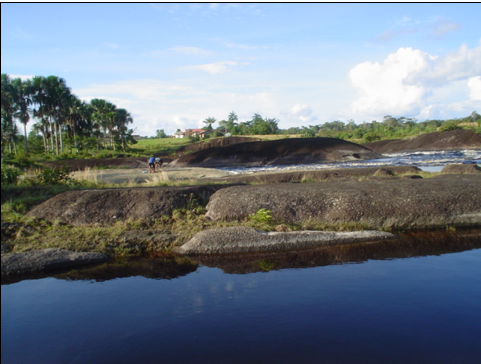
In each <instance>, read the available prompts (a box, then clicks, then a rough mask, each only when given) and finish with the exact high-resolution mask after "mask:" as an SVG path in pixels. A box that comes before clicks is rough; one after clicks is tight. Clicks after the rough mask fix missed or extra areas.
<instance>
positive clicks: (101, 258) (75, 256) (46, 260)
mask: <svg viewBox="0 0 481 364" xmlns="http://www.w3.org/2000/svg"><path fill="white" fill-rule="evenodd" d="M109 259H110V257H109V256H108V255H106V254H102V253H94V252H87V253H79V252H73V251H69V250H64V249H43V250H35V251H29V252H23V253H8V254H2V276H10V275H16V274H26V273H34V272H45V271H51V270H57V269H64V268H72V267H78V266H82V265H87V264H96V263H103V262H106V261H107V260H109Z"/></svg>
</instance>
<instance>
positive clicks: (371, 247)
mask: <svg viewBox="0 0 481 364" xmlns="http://www.w3.org/2000/svg"><path fill="white" fill-rule="evenodd" d="M479 248H481V230H474V231H473V230H468V231H465V230H462V231H460V230H459V229H458V231H456V232H451V231H435V232H434V231H422V232H419V231H418V232H410V233H408V234H401V235H399V236H397V238H396V239H392V240H381V241H379V242H370V243H364V244H363V243H360V244H347V245H328V246H321V247H316V248H307V249H294V250H282V251H278V250H275V251H264V252H252V253H242V254H202V255H189V259H190V260H192V261H193V262H195V263H197V264H199V265H202V266H204V267H211V268H218V269H222V270H223V271H224V272H225V273H227V274H248V273H255V272H265V271H270V270H280V269H293V268H294V269H299V268H311V267H321V266H327V265H333V264H346V263H363V262H366V261H368V260H385V259H401V258H412V257H423V256H428V255H441V254H450V253H458V252H463V251H466V250H472V249H479Z"/></svg>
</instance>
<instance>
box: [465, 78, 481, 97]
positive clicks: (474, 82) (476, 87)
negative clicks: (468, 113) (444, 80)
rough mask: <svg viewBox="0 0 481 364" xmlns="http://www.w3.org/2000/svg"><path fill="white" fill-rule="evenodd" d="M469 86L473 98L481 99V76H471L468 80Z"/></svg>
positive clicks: (470, 95)
mask: <svg viewBox="0 0 481 364" xmlns="http://www.w3.org/2000/svg"><path fill="white" fill-rule="evenodd" d="M468 87H469V91H470V92H469V97H470V98H471V100H477V101H481V76H478V77H471V78H470V79H469V80H468Z"/></svg>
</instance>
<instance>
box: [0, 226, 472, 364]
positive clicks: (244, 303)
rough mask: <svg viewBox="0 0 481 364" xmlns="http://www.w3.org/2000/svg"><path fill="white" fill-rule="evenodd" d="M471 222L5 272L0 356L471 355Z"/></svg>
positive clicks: (249, 358) (328, 359)
mask: <svg viewBox="0 0 481 364" xmlns="http://www.w3.org/2000/svg"><path fill="white" fill-rule="evenodd" d="M479 233H480V232H479V231H477V232H476V231H469V232H462V233H460V234H455V233H443V234H440V233H437V234H430V233H421V234H417V235H413V236H405V237H404V238H403V239H402V240H401V241H400V242H398V243H396V244H395V243H394V242H384V243H382V244H377V245H376V244H361V245H355V246H350V247H331V248H328V249H314V250H302V251H291V252H284V253H280V254H270V255H264V256H256V255H232V256H229V257H219V256H217V257H198V258H196V259H194V260H190V259H187V258H184V257H166V258H157V259H143V260H136V261H131V262H125V263H123V264H122V263H119V262H115V263H108V264H104V265H101V266H97V267H95V268H89V269H83V270H75V271H70V272H65V273H57V274H54V275H50V276H43V277H34V276H31V277H23V278H21V279H20V278H18V279H15V280H10V281H2V283H3V284H2V287H1V289H2V292H1V294H2V307H1V315H2V339H1V340H2V354H1V355H2V364H9V363H29V364H32V363H48V364H55V363H62V364H68V363H72V364H73V363H82V364H84V363H92V364H94V363H169V364H175V363H457V364H461V363H478V362H479V358H480V357H481V346H480V345H479V339H480V337H481V321H480V316H479V309H480V306H481V242H480V239H479V237H480V235H479ZM463 234H464V235H463ZM473 234H474V235H473ZM476 234H478V235H476ZM462 236H464V238H461V237H462Z"/></svg>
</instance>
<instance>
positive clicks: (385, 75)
mask: <svg viewBox="0 0 481 364" xmlns="http://www.w3.org/2000/svg"><path fill="white" fill-rule="evenodd" d="M479 74H481V46H479V47H477V48H473V49H469V48H468V47H467V46H465V45H463V46H461V47H460V48H459V49H458V50H456V51H454V52H451V53H449V54H446V55H443V56H433V55H430V54H428V53H426V52H423V51H421V50H419V49H412V48H400V49H399V50H398V51H397V52H395V53H392V54H389V55H388V56H387V57H386V59H385V60H384V61H383V63H378V62H375V63H372V62H364V63H361V64H358V65H357V66H355V67H354V68H352V69H351V71H350V72H349V77H350V80H351V82H352V84H353V86H354V87H355V88H357V89H358V90H359V92H360V96H359V97H358V98H357V99H356V100H355V101H354V102H353V103H352V112H353V113H354V115H356V117H358V116H359V115H360V116H362V117H366V118H379V117H382V116H383V115H387V114H390V115H398V116H401V115H417V114H423V113H424V114H425V113H426V110H432V109H434V108H443V107H444V108H445V109H446V110H450V109H451V110H452V109H453V108H454V107H455V106H454V102H452V104H453V105H451V106H450V105H448V104H445V105H444V106H443V105H438V106H436V107H435V106H433V105H434V104H435V103H436V100H435V99H434V98H433V93H435V91H436V90H437V89H440V88H444V89H446V88H448V89H449V87H450V86H451V85H454V83H455V82H457V81H463V80H464V82H466V83H468V86H469V87H470V89H471V94H472V95H474V97H477V95H478V91H477V90H478V87H479V86H477V82H478V81H477V80H478V78H476V77H477V76H478V75H479ZM468 79H469V81H468ZM453 89H454V86H453ZM456 97H459V95H453V97H451V98H452V99H454V98H456ZM466 98H467V95H466ZM471 98H473V97H471ZM473 99H474V98H473ZM461 104H462V103H461ZM461 104H460V103H459V102H457V103H456V105H458V107H459V105H461ZM466 107H468V106H467V104H466Z"/></svg>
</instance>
